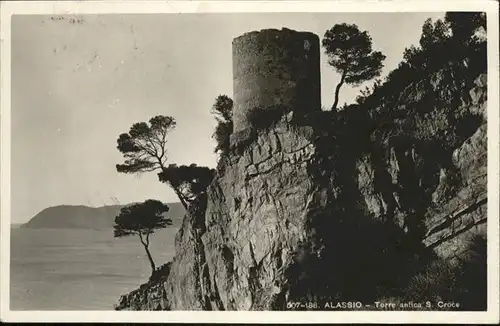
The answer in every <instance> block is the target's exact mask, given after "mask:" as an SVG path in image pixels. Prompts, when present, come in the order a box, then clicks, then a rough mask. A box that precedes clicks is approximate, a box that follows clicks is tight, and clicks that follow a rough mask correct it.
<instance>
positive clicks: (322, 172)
mask: <svg viewBox="0 0 500 326" xmlns="http://www.w3.org/2000/svg"><path fill="white" fill-rule="evenodd" d="M446 73H447V72H446V71H444V72H443V71H440V72H438V73H436V74H434V75H432V76H431V82H429V83H427V84H426V85H427V86H426V87H431V88H430V89H426V90H425V89H419V88H418V87H416V88H415V89H413V91H412V92H410V90H408V92H409V93H407V94H404V96H409V94H412V96H411V97H409V98H407V99H406V100H404V101H403V102H402V104H401V105H400V106H398V107H395V108H393V110H392V113H391V114H392V115H393V117H394V119H393V120H392V122H391V126H390V127H389V129H383V128H382V127H381V126H380V125H377V126H375V127H374V129H373V130H371V132H370V134H369V135H368V136H367V135H365V134H360V133H358V132H357V131H356V130H354V131H353V130H352V129H353V127H352V126H349V125H348V123H347V125H341V124H338V125H334V126H333V127H332V126H330V129H331V130H330V129H328V128H326V129H324V128H323V129H322V128H320V127H318V126H319V124H320V123H319V122H318V124H314V123H310V124H309V125H307V123H304V124H303V125H298V124H294V123H292V120H291V119H290V118H291V116H292V115H289V116H288V115H287V116H285V117H283V119H282V120H281V121H279V122H278V123H277V124H276V125H274V126H273V127H271V128H270V129H268V130H261V131H248V130H247V131H245V130H241V131H240V132H238V133H237V134H234V135H233V137H232V139H231V144H232V146H233V147H232V152H231V154H230V156H229V157H228V158H227V160H226V162H225V165H224V168H223V169H220V171H218V174H217V176H216V177H215V179H214V181H213V182H212V184H211V185H210V187H209V188H208V191H207V195H206V196H203V197H200V198H198V202H197V204H195V205H193V207H192V209H190V211H189V213H188V214H187V215H186V217H185V219H184V221H183V225H182V228H181V229H180V230H179V232H178V234H177V236H176V255H175V258H174V260H173V261H172V262H171V264H170V266H169V269H168V272H165V274H164V277H163V278H162V279H161V280H160V281H157V282H150V283H148V284H145V285H143V286H142V287H141V288H140V289H139V290H136V291H134V292H131V293H130V294H128V295H125V296H123V297H122V298H121V299H120V301H119V303H118V304H117V306H116V307H115V308H116V309H118V310H124V309H129V310H158V309H163V310H167V309H171V310H261V309H264V310H271V309H284V307H285V303H286V302H287V301H288V302H290V300H294V299H297V298H303V299H307V298H314V299H315V300H319V299H321V298H326V297H327V296H328V295H329V296H330V297H337V298H358V297H359V296H360V295H365V298H367V300H369V299H370V298H372V297H370V295H374V293H375V292H373V293H371V292H370V291H371V288H374V290H373V291H375V288H376V287H377V286H378V285H380V284H390V286H393V287H394V286H397V284H400V283H398V282H404V281H405V279H404V277H406V276H405V275H406V274H405V272H404V271H405V270H406V269H408V270H410V269H411V268H412V266H414V265H412V264H415V263H416V262H417V260H419V259H421V258H420V257H425V255H426V254H427V253H428V252H432V253H436V254H437V255H438V256H441V257H445V258H454V257H460V255H461V254H462V252H463V251H464V250H465V249H466V248H465V247H466V244H467V240H468V239H470V238H471V237H472V236H473V235H475V234H483V235H484V234H485V232H486V216H487V214H486V202H487V187H486V184H487V176H486V163H487V159H486V150H487V125H486V114H485V112H486V78H485V75H481V76H480V77H479V78H477V79H476V83H475V85H473V86H472V89H473V92H470V98H465V99H464V98H461V99H460V100H459V101H457V100H456V99H454V98H453V94H454V92H457V93H460V94H462V93H465V94H467V91H465V92H462V90H460V87H464V86H463V85H464V84H463V83H462V84H457V85H454V86H449V85H448V84H446V83H447V79H446V78H447V77H446V76H447V75H446ZM443 83H445V84H446V85H448V86H446V87H444V86H443ZM429 85H430V86H429ZM419 87H420V86H419ZM422 87H423V86H422ZM443 88H444V90H443ZM422 92H434V93H435V95H436V96H435V97H434V98H436V99H439V101H437V100H436V101H435V102H433V103H434V104H435V105H434V106H432V107H429V108H426V109H425V110H423V111H419V110H418V107H419V106H420V107H421V106H422V105H423V104H422V103H424V102H421V101H428V98H427V97H428V96H429V94H423V93H422ZM409 103H410V104H411V105H410V104H409ZM425 103H428V102H425ZM411 107H413V109H412V108H411ZM377 110H378V109H377ZM377 110H375V112H381V111H380V110H378V111H377ZM407 110H409V111H408V112H406V111H407ZM399 111H401V112H399ZM404 112H406V115H405V114H403V113H404ZM346 114H347V113H346ZM359 119H360V120H359V121H362V119H363V118H362V117H360V118H359ZM320 120H321V119H320ZM338 121H341V119H339V120H338ZM320 122H321V121H320ZM326 125H327V126H328V124H326ZM337 127H338V128H337ZM356 135H358V136H359V139H357V138H356V137H355V136H356ZM416 243H418V244H420V245H421V248H420V247H418V246H416ZM405 246H406V247H405ZM417 247H418V248H419V249H418V250H417V249H416V248H417ZM401 248H406V249H404V250H403V249H401ZM408 248H409V249H408ZM412 250H413V251H412ZM405 251H407V252H408V255H407V254H406V253H401V252H405ZM412 255H416V256H419V257H417V258H411V256H412ZM387 264H394V265H395V266H398V267H400V270H396V271H385V268H383V266H384V265H387ZM405 264H408V266H406V265H405ZM391 266H393V265H391ZM366 271H369V272H368V273H366ZM362 273H365V274H362ZM391 273H392V274H391ZM391 282H393V283H391ZM374 284H376V285H377V286H374Z"/></svg>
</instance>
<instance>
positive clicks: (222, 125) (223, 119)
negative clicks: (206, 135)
mask: <svg viewBox="0 0 500 326" xmlns="http://www.w3.org/2000/svg"><path fill="white" fill-rule="evenodd" d="M212 114H213V115H214V116H215V120H217V126H216V127H215V131H214V134H213V135H212V137H213V138H214V139H215V141H216V142H217V144H216V146H215V150H214V152H215V153H217V154H220V155H224V154H225V153H227V152H228V151H229V136H230V135H231V133H232V132H233V100H232V99H231V98H230V97H229V96H227V95H219V96H217V98H216V99H215V103H214V105H213V106H212Z"/></svg>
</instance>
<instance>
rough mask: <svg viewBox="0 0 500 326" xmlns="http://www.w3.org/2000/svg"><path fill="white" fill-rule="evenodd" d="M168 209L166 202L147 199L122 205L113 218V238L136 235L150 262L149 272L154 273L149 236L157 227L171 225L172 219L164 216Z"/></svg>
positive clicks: (161, 227)
mask: <svg viewBox="0 0 500 326" xmlns="http://www.w3.org/2000/svg"><path fill="white" fill-rule="evenodd" d="M168 210H169V208H168V206H167V205H166V204H163V203H162V202H160V201H158V200H153V199H149V200H146V201H145V202H143V203H138V204H132V205H128V206H125V207H123V208H122V209H121V210H120V214H119V215H118V216H117V217H116V218H115V224H114V226H113V227H114V236H115V238H121V237H126V236H131V235H138V236H139V239H140V240H141V243H142V245H143V246H144V249H145V250H146V254H147V256H148V259H149V263H150V264H151V270H152V272H151V273H154V271H155V270H156V266H155V263H154V261H153V257H152V256H151V252H150V251H149V236H150V235H151V234H153V233H154V232H155V230H157V229H163V228H166V227H167V226H168V225H172V220H171V219H170V218H167V217H166V216H165V213H166V212H168Z"/></svg>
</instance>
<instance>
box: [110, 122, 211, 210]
mask: <svg viewBox="0 0 500 326" xmlns="http://www.w3.org/2000/svg"><path fill="white" fill-rule="evenodd" d="M175 126H176V122H175V120H174V118H172V117H168V116H156V117H153V118H151V119H150V120H149V125H148V124H147V123H145V122H139V123H135V124H133V125H132V127H131V128H130V131H129V132H128V133H124V134H121V135H120V136H119V137H118V140H117V142H118V146H117V148H118V150H119V151H120V152H121V153H122V154H123V157H124V159H125V161H124V164H117V165H116V169H117V171H118V172H121V173H143V172H152V171H158V172H159V173H158V176H159V179H160V181H161V182H165V183H167V184H168V185H170V187H171V188H172V190H173V191H174V192H175V194H176V195H177V197H178V198H179V201H180V202H181V204H182V205H183V206H184V208H185V209H186V210H187V209H188V206H189V203H190V202H191V201H192V200H193V198H194V197H195V196H196V195H198V194H200V193H201V192H202V188H203V187H205V188H203V189H206V187H207V186H208V184H210V181H211V178H212V177H213V174H212V172H211V171H212V170H210V169H209V168H207V167H200V166H197V165H196V164H191V165H189V166H186V165H183V166H177V165H175V164H170V165H168V166H167V160H168V156H167V148H166V145H167V134H168V133H169V132H170V131H171V130H173V129H174V128H175Z"/></svg>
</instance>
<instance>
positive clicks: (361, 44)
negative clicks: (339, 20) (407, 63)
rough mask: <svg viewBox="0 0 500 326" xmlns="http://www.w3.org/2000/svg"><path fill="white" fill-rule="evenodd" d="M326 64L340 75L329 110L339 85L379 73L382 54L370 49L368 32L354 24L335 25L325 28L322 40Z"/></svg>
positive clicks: (375, 75)
mask: <svg viewBox="0 0 500 326" xmlns="http://www.w3.org/2000/svg"><path fill="white" fill-rule="evenodd" d="M322 45H323V47H324V49H325V53H326V55H327V56H328V64H329V65H330V66H332V67H333V68H334V69H335V70H336V71H337V72H338V73H339V74H340V75H341V77H340V82H339V83H338V84H337V87H336V89H335V101H334V103H333V106H332V111H335V110H337V105H338V102H339V92H340V88H341V87H342V85H344V83H346V84H351V85H354V86H359V85H360V84H361V83H363V82H365V81H368V80H370V79H372V78H375V77H378V76H380V73H381V71H382V68H383V66H384V65H383V63H382V62H383V61H384V60H385V58H386V57H385V55H383V54H382V53H381V52H379V51H373V50H372V39H371V37H370V35H368V32H366V31H364V32H361V31H360V30H359V29H358V26H357V25H355V24H352V25H351V24H345V23H344V24H337V25H335V26H333V27H332V28H331V29H329V30H327V31H326V33H325V36H324V38H323V41H322Z"/></svg>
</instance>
